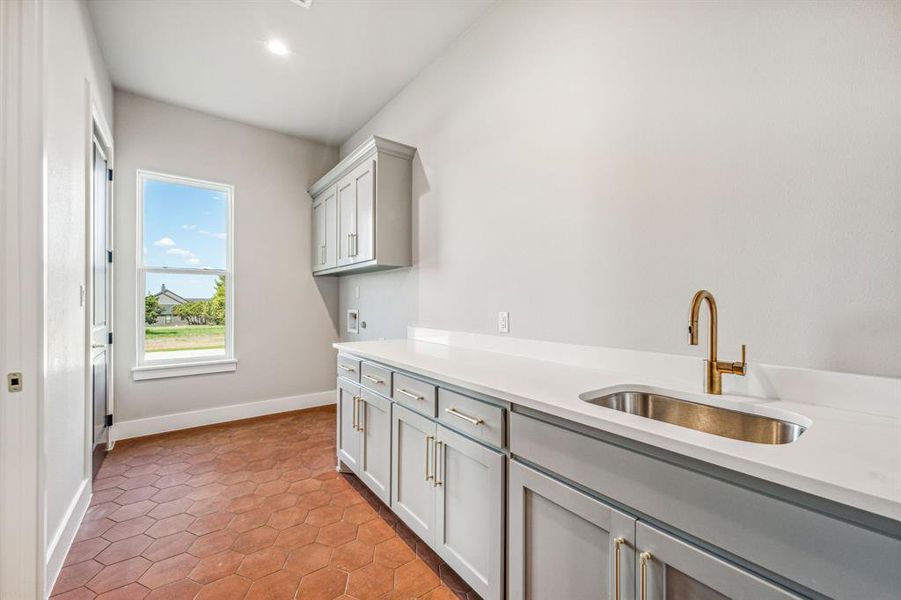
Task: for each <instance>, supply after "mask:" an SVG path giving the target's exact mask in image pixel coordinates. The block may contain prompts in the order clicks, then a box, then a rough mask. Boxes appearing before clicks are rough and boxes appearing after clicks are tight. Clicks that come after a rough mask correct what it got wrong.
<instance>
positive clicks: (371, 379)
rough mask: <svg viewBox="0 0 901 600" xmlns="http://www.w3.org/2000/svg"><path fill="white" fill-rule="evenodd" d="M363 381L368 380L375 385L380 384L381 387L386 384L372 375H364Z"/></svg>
mask: <svg viewBox="0 0 901 600" xmlns="http://www.w3.org/2000/svg"><path fill="white" fill-rule="evenodd" d="M363 379H368V380H369V381H371V382H372V383H375V384H378V385H381V384H383V383H385V382H384V381H382V380H381V379H379V378H378V377H373V376H372V375H363Z"/></svg>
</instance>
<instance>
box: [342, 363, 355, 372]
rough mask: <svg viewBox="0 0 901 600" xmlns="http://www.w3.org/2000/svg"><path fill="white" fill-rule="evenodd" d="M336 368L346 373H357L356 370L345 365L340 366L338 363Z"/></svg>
mask: <svg viewBox="0 0 901 600" xmlns="http://www.w3.org/2000/svg"><path fill="white" fill-rule="evenodd" d="M338 368H339V369H343V370H344V371H347V372H349V373H356V371H357V370H356V369H354V368H353V367H348V366H347V365H342V364H340V363H338Z"/></svg>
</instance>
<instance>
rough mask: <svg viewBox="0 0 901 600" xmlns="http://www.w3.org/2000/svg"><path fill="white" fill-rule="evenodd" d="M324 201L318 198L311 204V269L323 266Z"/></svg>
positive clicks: (318, 269) (324, 248)
mask: <svg viewBox="0 0 901 600" xmlns="http://www.w3.org/2000/svg"><path fill="white" fill-rule="evenodd" d="M325 221H326V219H325V202H323V200H322V199H321V198H318V199H317V200H316V202H315V203H314V204H313V248H312V255H313V270H314V271H321V270H322V269H324V268H325V261H326V241H325Z"/></svg>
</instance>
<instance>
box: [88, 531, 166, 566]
mask: <svg viewBox="0 0 901 600" xmlns="http://www.w3.org/2000/svg"><path fill="white" fill-rule="evenodd" d="M152 542H153V538H151V537H148V536H146V535H144V534H143V533H142V534H140V535H136V536H133V537H130V538H125V539H124V540H119V541H118V542H113V543H112V544H110V545H109V546H107V547H106V548H105V549H104V550H103V551H102V552H100V553H99V554H98V555H97V556H96V558H95V560H96V561H97V562H99V563H101V564H104V565H111V564H113V563H117V562H120V561H123V560H126V559H128V558H133V557H135V556H138V555H140V554H141V553H142V552H144V550H146V549H147V546H149V545H150V544H151V543H152Z"/></svg>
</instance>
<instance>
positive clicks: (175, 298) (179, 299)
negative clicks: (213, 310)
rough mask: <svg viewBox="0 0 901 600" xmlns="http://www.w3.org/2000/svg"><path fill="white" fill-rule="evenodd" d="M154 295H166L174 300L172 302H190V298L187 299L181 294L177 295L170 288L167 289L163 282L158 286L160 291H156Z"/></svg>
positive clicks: (158, 296) (159, 296)
mask: <svg viewBox="0 0 901 600" xmlns="http://www.w3.org/2000/svg"><path fill="white" fill-rule="evenodd" d="M154 296H156V297H157V298H161V297H162V296H166V297H167V298H169V299H170V300H172V301H174V302H177V303H178V304H184V303H185V302H191V300H189V299H188V298H182V297H181V296H179V295H178V294H176V293H175V292H173V291H172V290H170V289H167V288H166V284H165V283H164V284H163V286H162V287H161V288H160V291H158V292H157V293H155V294H154Z"/></svg>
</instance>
